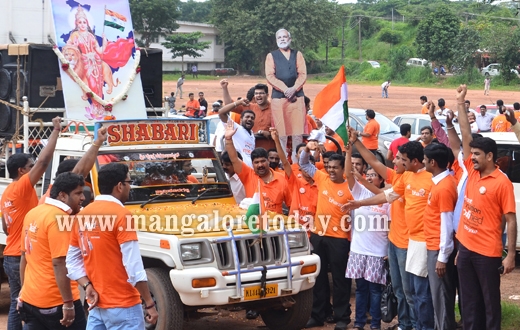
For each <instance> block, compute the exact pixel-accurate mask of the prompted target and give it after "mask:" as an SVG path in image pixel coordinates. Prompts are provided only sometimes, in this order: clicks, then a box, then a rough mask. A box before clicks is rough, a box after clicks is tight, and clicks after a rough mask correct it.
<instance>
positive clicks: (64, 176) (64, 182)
mask: <svg viewBox="0 0 520 330" xmlns="http://www.w3.org/2000/svg"><path fill="white" fill-rule="evenodd" d="M84 186H85V179H84V178H83V175H79V174H76V173H72V172H63V173H61V174H59V175H58V176H57V177H56V180H54V183H53V184H52V188H51V193H50V197H51V198H54V199H56V198H58V195H59V194H60V192H64V193H66V194H67V195H70V193H71V192H72V191H73V190H75V189H76V188H78V187H84Z"/></svg>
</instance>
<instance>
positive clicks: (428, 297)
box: [409, 273, 435, 330]
mask: <svg viewBox="0 0 520 330" xmlns="http://www.w3.org/2000/svg"><path fill="white" fill-rule="evenodd" d="M434 276H435V275H434ZM409 278H410V288H411V290H412V293H413V299H414V302H415V304H414V305H413V308H414V312H415V315H416V326H415V329H416V330H433V328H434V327H435V319H434V311H433V301H432V293H431V291H430V281H429V280H428V277H421V276H417V275H414V274H411V273H409Z"/></svg>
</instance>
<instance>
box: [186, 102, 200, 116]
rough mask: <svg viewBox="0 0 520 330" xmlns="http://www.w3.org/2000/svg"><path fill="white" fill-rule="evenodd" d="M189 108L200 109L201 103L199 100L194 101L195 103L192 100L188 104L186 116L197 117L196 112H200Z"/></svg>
mask: <svg viewBox="0 0 520 330" xmlns="http://www.w3.org/2000/svg"><path fill="white" fill-rule="evenodd" d="M189 107H191V108H196V109H200V103H199V101H198V100H193V101H191V100H190V101H188V102H186V116H187V117H193V116H195V111H198V110H194V109H189V110H188V108H189Z"/></svg>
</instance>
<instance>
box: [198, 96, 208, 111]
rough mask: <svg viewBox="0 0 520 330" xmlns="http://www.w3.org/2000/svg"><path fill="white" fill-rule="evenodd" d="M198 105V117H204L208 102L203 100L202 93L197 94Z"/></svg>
mask: <svg viewBox="0 0 520 330" xmlns="http://www.w3.org/2000/svg"><path fill="white" fill-rule="evenodd" d="M199 105H200V111H199V117H206V114H207V112H208V101H206V99H205V98H204V93H203V92H199Z"/></svg>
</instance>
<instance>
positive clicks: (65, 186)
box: [19, 172, 97, 330]
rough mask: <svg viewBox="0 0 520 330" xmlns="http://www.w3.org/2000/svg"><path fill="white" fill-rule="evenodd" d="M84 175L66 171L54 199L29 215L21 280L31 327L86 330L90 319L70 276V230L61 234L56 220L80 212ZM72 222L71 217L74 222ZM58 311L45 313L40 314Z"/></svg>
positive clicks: (52, 194)
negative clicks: (87, 319)
mask: <svg viewBox="0 0 520 330" xmlns="http://www.w3.org/2000/svg"><path fill="white" fill-rule="evenodd" d="M84 185H85V181H84V180H83V176H80V175H78V174H74V173H71V172H66V173H62V174H60V175H58V177H56V180H55V181H54V184H53V185H52V189H51V192H50V197H47V198H46V199H45V203H44V204H41V205H39V206H37V207H35V208H34V209H32V210H31V211H29V213H27V215H26V216H25V220H24V224H23V229H22V241H23V242H24V243H23V244H22V248H21V249H22V258H21V262H20V275H21V276H20V279H21V284H22V290H21V295H20V300H21V301H22V305H21V308H19V312H20V315H21V317H22V320H23V321H24V322H25V324H26V327H28V328H30V329H33V328H34V329H36V328H38V329H49V328H50V329H78V330H80V329H85V327H86V324H87V321H86V319H85V312H84V311H83V306H82V304H81V300H80V296H79V290H78V286H77V285H75V284H73V283H71V280H70V279H68V278H67V268H66V266H65V257H66V256H67V251H68V248H69V241H70V234H71V231H70V230H60V228H59V226H58V221H56V219H57V218H58V217H62V218H63V217H65V219H67V216H68V215H74V214H77V213H78V212H79V211H80V209H81V204H82V203H83V201H84V200H85V196H84V195H83V187H84ZM70 220H71V221H72V219H70ZM87 297H88V298H89V299H92V301H91V302H93V303H94V302H95V301H96V300H97V293H96V292H95V291H94V289H93V288H92V287H87ZM54 309H55V310H56V312H54V313H51V312H48V313H45V312H42V311H51V310H54Z"/></svg>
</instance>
